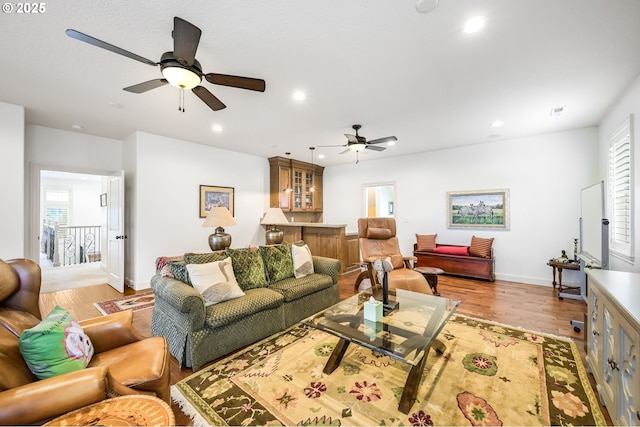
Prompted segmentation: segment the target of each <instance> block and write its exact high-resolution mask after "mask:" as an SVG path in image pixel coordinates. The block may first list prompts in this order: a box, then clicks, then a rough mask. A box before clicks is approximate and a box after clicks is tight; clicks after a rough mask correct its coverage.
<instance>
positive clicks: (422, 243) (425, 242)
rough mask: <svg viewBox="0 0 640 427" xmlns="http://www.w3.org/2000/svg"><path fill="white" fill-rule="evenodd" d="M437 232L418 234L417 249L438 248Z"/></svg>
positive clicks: (428, 249)
mask: <svg viewBox="0 0 640 427" xmlns="http://www.w3.org/2000/svg"><path fill="white" fill-rule="evenodd" d="M437 236H438V235H437V234H416V243H417V245H416V249H417V250H419V251H429V252H431V251H433V250H434V249H435V248H436V237H437Z"/></svg>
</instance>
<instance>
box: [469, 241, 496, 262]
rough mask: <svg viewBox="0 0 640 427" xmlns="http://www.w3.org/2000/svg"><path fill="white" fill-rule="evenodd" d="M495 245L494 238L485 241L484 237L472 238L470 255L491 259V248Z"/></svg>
mask: <svg viewBox="0 0 640 427" xmlns="http://www.w3.org/2000/svg"><path fill="white" fill-rule="evenodd" d="M492 245H493V237H492V238H490V239H483V238H482V237H476V236H472V237H471V245H470V246H469V255H471V256H477V257H482V258H491V246H492Z"/></svg>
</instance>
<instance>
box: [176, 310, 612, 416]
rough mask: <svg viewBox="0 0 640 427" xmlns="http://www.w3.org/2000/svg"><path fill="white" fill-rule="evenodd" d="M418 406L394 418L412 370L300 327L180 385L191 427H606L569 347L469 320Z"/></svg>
mask: <svg viewBox="0 0 640 427" xmlns="http://www.w3.org/2000/svg"><path fill="white" fill-rule="evenodd" d="M439 339H440V340H441V341H442V342H444V343H445V345H446V347H447V348H446V350H445V352H444V353H443V354H438V353H436V352H434V351H431V352H430V354H429V359H428V361H427V367H426V369H425V373H424V377H423V381H422V383H421V385H420V389H419V392H418V400H417V401H416V402H415V403H414V404H413V406H412V407H411V410H410V411H409V414H407V415H405V414H402V413H401V412H399V411H398V410H397V408H398V403H399V400H400V396H401V395H402V388H403V386H404V382H405V380H406V376H407V373H408V371H409V366H408V365H407V364H404V363H401V362H399V361H397V360H394V359H390V358H388V357H385V356H381V355H379V354H376V353H373V352H371V351H370V350H367V349H364V348H362V347H360V346H357V345H355V344H351V345H350V346H349V348H348V350H347V353H346V354H345V356H344V358H343V359H342V363H341V364H340V367H339V368H338V369H336V370H335V371H334V372H333V373H332V374H331V375H325V374H323V373H322V369H323V368H324V365H325V363H326V361H327V358H328V357H329V355H330V354H331V351H332V350H333V348H334V346H335V344H336V342H337V338H335V337H333V336H331V335H328V334H326V333H324V332H320V331H317V330H313V329H309V328H307V327H305V326H302V325H297V326H294V327H293V328H291V329H289V330H287V331H285V332H283V333H281V334H278V335H274V336H272V337H269V338H267V339H265V340H263V341H261V342H259V343H257V344H255V345H253V346H251V347H248V348H247V349H245V350H243V351H241V352H240V353H238V354H235V355H233V356H232V357H229V358H227V359H225V360H223V361H220V362H218V363H215V364H212V365H210V366H208V367H205V368H203V369H202V370H200V371H198V372H196V373H194V374H193V375H191V376H189V377H188V378H185V379H184V380H182V381H180V382H178V383H177V384H176V385H174V386H173V387H172V389H171V394H172V397H173V399H174V400H175V401H176V402H177V403H178V404H179V405H180V406H181V408H182V409H183V411H184V412H185V413H186V414H187V415H189V416H190V417H191V418H192V419H193V421H194V424H195V425H325V426H329V425H333V426H340V425H387V426H388V425H450V426H454V425H474V426H475V425H511V426H514V425H519V426H524V425H570V424H571V425H606V421H605V418H604V416H603V414H602V412H601V411H600V409H599V406H598V403H597V398H596V396H595V394H594V392H593V389H592V388H591V386H590V384H589V380H588V378H587V373H586V370H585V368H584V365H583V364H582V361H581V359H580V354H579V352H578V350H577V348H576V345H575V343H574V342H573V341H570V340H568V339H565V338H559V337H553V336H549V335H544V334H538V333H535V332H531V331H526V330H521V329H517V328H513V327H509V326H505V325H498V324H494V323H489V322H486V321H483V320H479V319H473V318H469V317H465V316H460V315H458V316H454V317H453V318H452V319H451V320H450V321H449V323H448V324H447V325H446V326H445V328H444V329H443V331H442V332H441V334H440V336H439Z"/></svg>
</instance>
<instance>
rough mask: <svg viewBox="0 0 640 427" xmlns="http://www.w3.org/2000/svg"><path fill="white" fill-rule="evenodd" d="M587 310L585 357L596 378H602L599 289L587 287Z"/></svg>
mask: <svg viewBox="0 0 640 427" xmlns="http://www.w3.org/2000/svg"><path fill="white" fill-rule="evenodd" d="M587 302H588V312H587V349H588V350H587V359H588V361H589V368H590V369H591V372H592V373H593V375H594V376H595V377H596V379H597V380H600V378H602V369H603V368H602V297H601V296H600V291H599V290H598V289H597V288H596V287H595V286H592V287H591V288H589V296H588V300H587Z"/></svg>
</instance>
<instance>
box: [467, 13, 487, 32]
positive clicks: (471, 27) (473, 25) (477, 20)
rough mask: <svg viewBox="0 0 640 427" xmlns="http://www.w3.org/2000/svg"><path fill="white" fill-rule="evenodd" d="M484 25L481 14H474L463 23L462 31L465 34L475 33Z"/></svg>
mask: <svg viewBox="0 0 640 427" xmlns="http://www.w3.org/2000/svg"><path fill="white" fill-rule="evenodd" d="M482 27H484V18H483V17H482V16H474V17H473V18H471V19H469V20H468V21H467V23H466V24H465V25H464V32H465V33H467V34H471V33H475V32H476V31H479V30H481V29H482Z"/></svg>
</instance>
